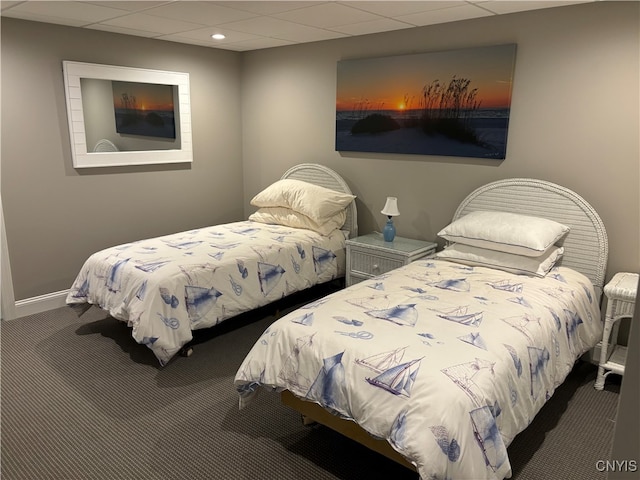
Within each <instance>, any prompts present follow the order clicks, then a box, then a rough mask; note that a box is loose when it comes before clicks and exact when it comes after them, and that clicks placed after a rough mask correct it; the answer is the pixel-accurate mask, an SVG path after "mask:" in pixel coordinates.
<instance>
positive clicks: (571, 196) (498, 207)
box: [281, 178, 609, 470]
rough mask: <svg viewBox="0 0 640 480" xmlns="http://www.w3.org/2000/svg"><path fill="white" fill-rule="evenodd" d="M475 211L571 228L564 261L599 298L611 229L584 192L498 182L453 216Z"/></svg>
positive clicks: (388, 452) (340, 423)
mask: <svg viewBox="0 0 640 480" xmlns="http://www.w3.org/2000/svg"><path fill="white" fill-rule="evenodd" d="M475 210H491V211H506V212H515V213H521V214H523V215H532V216H538V217H544V218H548V219H551V220H555V221H557V222H560V223H562V224H564V225H567V226H568V227H570V229H571V230H570V232H569V234H568V235H567V236H566V237H565V238H564V240H563V242H562V245H563V246H564V249H565V252H564V255H563V258H562V262H561V264H562V265H563V266H566V267H570V268H573V269H574V270H577V271H579V272H581V273H583V274H584V275H585V276H587V278H589V280H591V282H592V283H593V286H594V288H595V291H596V294H597V295H598V301H599V300H600V299H601V296H602V290H603V286H604V278H605V270H606V265H607V258H608V253H609V247H608V240H607V233H606V230H605V228H604V224H603V223H602V220H601V219H600V216H599V215H598V213H597V212H596V211H595V210H594V209H593V207H592V206H591V205H589V203H588V202H587V201H586V200H584V199H583V198H582V197H581V196H580V195H578V194H576V193H575V192H573V191H571V190H569V189H568V188H565V187H561V186H560V185H556V184H554V183H550V182H547V181H543V180H535V179H528V178H514V179H506V180H498V181H496V182H492V183H489V184H487V185H484V186H482V187H480V188H478V189H476V190H474V191H473V192H471V193H470V194H469V195H468V196H467V197H466V198H465V199H464V200H463V201H462V202H461V203H460V205H459V206H458V208H457V210H456V211H455V213H454V216H453V220H456V219H458V218H459V217H461V216H463V215H466V214H467V213H470V212H472V211H475ZM281 401H282V403H284V404H285V405H287V406H289V407H291V408H293V409H294V410H297V411H298V412H300V414H301V415H302V419H303V422H304V423H305V424H313V423H319V424H321V425H324V426H326V427H329V428H331V429H333V430H335V431H337V432H339V433H341V434H342V435H344V436H346V437H347V438H350V439H351V440H354V441H356V442H358V443H360V444H362V445H364V446H366V447H368V448H370V449H372V450H374V451H376V452H378V453H380V454H382V455H384V456H385V457H387V458H390V459H391V460H394V461H395V462H398V463H400V464H401V465H403V466H405V467H408V468H410V469H412V470H416V469H415V467H414V466H413V465H412V464H411V463H409V462H408V461H407V460H406V459H405V458H404V457H403V456H402V455H400V454H399V453H398V452H397V451H396V450H394V449H393V448H392V447H391V445H390V444H389V443H388V442H387V441H386V440H380V439H376V438H374V437H372V436H371V435H370V434H369V433H367V432H366V431H365V430H364V429H362V428H361V427H359V426H358V425H357V424H356V423H355V422H353V421H350V420H344V419H341V418H339V417H337V416H335V415H332V414H331V413H329V412H328V411H327V410H325V409H323V408H322V407H320V406H319V405H317V404H316V403H312V402H307V401H304V400H301V399H299V398H298V397H296V396H294V395H293V394H292V393H291V392H289V391H286V390H285V391H283V392H282V393H281Z"/></svg>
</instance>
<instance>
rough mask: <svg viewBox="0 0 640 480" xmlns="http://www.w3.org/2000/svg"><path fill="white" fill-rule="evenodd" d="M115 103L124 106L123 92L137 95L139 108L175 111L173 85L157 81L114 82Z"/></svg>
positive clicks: (117, 106)
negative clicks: (156, 82) (157, 82)
mask: <svg viewBox="0 0 640 480" xmlns="http://www.w3.org/2000/svg"><path fill="white" fill-rule="evenodd" d="M112 87H113V104H114V105H115V106H116V108H122V107H123V105H122V94H123V93H126V94H127V95H128V96H129V97H131V96H132V95H133V96H135V97H136V105H137V108H138V110H158V111H173V86H171V85H161V84H155V83H138V82H117V81H114V82H112Z"/></svg>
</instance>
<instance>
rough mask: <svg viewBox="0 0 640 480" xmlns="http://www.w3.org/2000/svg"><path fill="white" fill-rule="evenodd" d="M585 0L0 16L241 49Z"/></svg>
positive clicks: (123, 9) (56, 9)
mask: <svg viewBox="0 0 640 480" xmlns="http://www.w3.org/2000/svg"><path fill="white" fill-rule="evenodd" d="M591 1H597V0H575V1H571V0H570V1H553V0H538V1H526V0H516V1H505V0H488V1H475V0H467V1H465V0H435V1H434V0H432V1H415V0H414V1H266V0H263V1H241V0H238V1H222V2H218V1H190V0H175V1H117V0H115V1H102V2H92V1H23V2H20V1H2V11H1V15H2V16H3V17H12V18H19V19H23V20H32V21H36V22H46V23H54V24H59V25H68V26H72V27H80V28H88V29H93V30H103V31H107V32H115V33H122V34H126V35H135V36H140V37H148V38H155V39H159V40H167V41H171V42H179V43H187V44H192V45H200V46H205V47H211V48H220V49H225V50H235V51H247V50H258V49H262V48H271V47H281V46H285V45H293V44H297V43H307V42H316V41H320V40H329V39H334V38H344V37H350V36H354V35H366V34H371V33H379V32H387V31H391V30H401V29H405V28H413V27H420V26H425V25H433V24H437V23H447V22H454V21H458V20H466V19H471V18H479V17H488V16H492V15H502V14H508V13H514V12H521V11H526V10H535V9H540V8H553V7H561V6H566V5H572V4H577V3H589V2H591ZM214 33H222V34H224V35H225V38H224V39H223V40H213V39H212V38H211V35H212V34H214Z"/></svg>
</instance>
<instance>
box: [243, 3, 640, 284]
mask: <svg viewBox="0 0 640 480" xmlns="http://www.w3.org/2000/svg"><path fill="white" fill-rule="evenodd" d="M638 13H639V5H638V3H636V2H631V3H629V2H600V3H594V4H585V5H577V6H570V7H560V8H551V9H543V10H537V11H532V12H524V13H519V14H513V15H505V16H497V17H486V18H481V19H474V20H469V21H464V22H456V23H449V24H443V25H434V26H429V27H422V28H415V29H408V30H401V31H395V32H387V33H384V34H376V35H368V36H361V37H353V38H348V39H339V40H331V41H324V42H318V43H314V44H303V45H297V46H290V47H282V48H275V49H271V50H266V51H254V52H247V53H245V55H244V57H243V74H242V79H243V89H242V124H243V129H242V141H243V162H244V182H245V187H244V191H245V213H248V212H250V211H251V207H250V206H249V204H248V202H249V200H250V198H251V193H252V192H255V191H258V190H259V189H260V188H263V187H264V186H266V185H267V184H268V183H270V182H271V181H273V180H274V179H276V178H277V177H278V175H279V174H280V173H281V172H282V171H284V170H285V169H286V168H287V167H289V166H291V165H293V164H295V163H298V162H320V163H324V164H326V165H328V166H330V167H332V168H335V169H336V170H337V171H339V172H340V173H341V174H342V175H343V176H344V177H345V178H346V180H347V181H348V182H349V184H350V185H351V187H352V189H353V190H354V192H355V193H356V194H357V195H358V200H357V203H358V217H359V227H360V232H361V233H367V232H371V231H374V230H378V231H381V229H382V228H383V226H384V222H385V220H386V218H384V216H383V215H381V214H380V210H381V209H382V207H383V205H384V201H385V198H386V196H387V195H393V196H397V197H398V205H399V209H400V212H401V215H400V217H397V218H396V219H395V220H394V222H395V225H396V227H397V232H398V235H404V236H409V237H416V238H422V239H426V240H433V239H435V238H436V234H437V232H438V231H439V230H440V229H441V228H442V227H444V226H445V225H446V224H447V223H448V222H449V221H450V219H451V217H452V215H453V213H454V210H455V207H456V206H457V204H458V203H459V201H460V200H461V199H462V198H463V197H464V196H465V195H466V194H467V193H469V192H470V191H471V190H472V189H474V188H476V187H478V186H480V185H482V184H484V183H487V182H489V181H493V180H496V179H501V178H506V177H536V178H541V179H545V180H550V181H552V182H555V183H558V184H561V185H564V186H566V187H569V188H571V189H573V190H575V191H576V192H578V193H579V194H580V195H582V196H583V197H584V198H585V199H586V200H587V201H589V202H590V203H591V204H592V205H593V206H594V207H595V208H596V210H597V211H598V212H599V213H600V215H601V216H602V218H603V221H604V223H605V225H606V227H607V231H608V234H609V240H610V257H609V273H608V277H610V276H611V275H613V273H615V272H617V271H638V270H639V269H640V257H639V251H638V246H639V233H640V210H639V209H640V194H639V178H640V166H639V165H640V162H639V145H640V141H639V133H638V132H639V130H640V128H639V118H640V116H639V95H638V85H639V75H638V73H639V63H638V59H639V41H638V18H639V15H638ZM513 42H515V43H517V55H516V66H515V76H514V84H513V98H512V105H511V107H512V110H511V118H510V123H509V137H508V145H507V156H506V157H507V158H506V159H505V160H504V161H495V160H478V159H472V158H454V157H437V156H418V155H389V154H370V153H362V154H358V153H351V152H345V153H340V152H336V151H335V148H334V145H335V144H334V138H335V137H334V136H335V101H336V62H337V61H338V60H343V59H351V58H364V57H375V56H386V55H394V54H407V53H417V52H430V51H441V50H449V49H456V48H465V47H470V46H481V45H496V44H503V43H513Z"/></svg>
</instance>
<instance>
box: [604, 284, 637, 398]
mask: <svg viewBox="0 0 640 480" xmlns="http://www.w3.org/2000/svg"><path fill="white" fill-rule="evenodd" d="M637 289H638V274H637V273H624V272H623V273H616V274H615V275H614V276H613V278H612V279H611V280H610V281H609V283H607V284H606V285H605V287H604V294H605V295H606V297H607V311H606V314H605V317H604V328H603V331H602V343H601V347H600V362H599V364H598V376H597V378H596V383H595V385H594V387H595V389H596V390H602V389H603V388H604V381H605V379H606V378H607V375H609V374H610V373H615V374H617V375H624V365H625V363H626V361H627V347H624V346H622V345H618V344H617V338H618V328H619V327H620V320H622V319H623V318H632V317H633V311H634V307H635V302H636V293H637Z"/></svg>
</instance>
